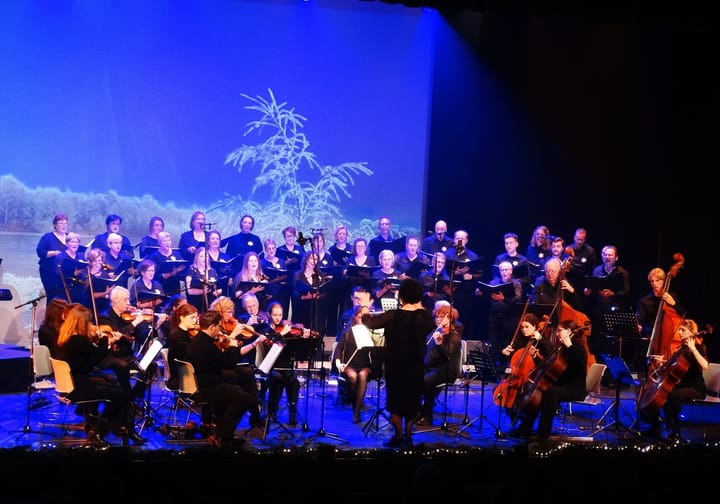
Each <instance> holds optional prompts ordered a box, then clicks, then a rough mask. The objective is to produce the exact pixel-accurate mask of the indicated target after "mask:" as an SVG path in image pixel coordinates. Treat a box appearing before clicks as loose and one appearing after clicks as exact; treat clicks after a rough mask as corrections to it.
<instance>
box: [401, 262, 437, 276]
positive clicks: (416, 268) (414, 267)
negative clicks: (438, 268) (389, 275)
mask: <svg viewBox="0 0 720 504" xmlns="http://www.w3.org/2000/svg"><path fill="white" fill-rule="evenodd" d="M431 269H432V266H431V265H430V264H425V263H423V262H422V261H421V260H420V259H415V260H414V261H413V263H412V264H411V265H410V267H409V268H408V269H407V271H406V272H405V274H406V275H407V276H409V277H413V278H417V277H419V276H420V273H422V272H423V271H430V270H431Z"/></svg>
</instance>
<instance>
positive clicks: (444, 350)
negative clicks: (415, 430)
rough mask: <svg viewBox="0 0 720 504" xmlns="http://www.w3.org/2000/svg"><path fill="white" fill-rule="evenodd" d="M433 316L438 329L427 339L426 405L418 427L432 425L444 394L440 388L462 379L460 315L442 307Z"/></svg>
mask: <svg viewBox="0 0 720 504" xmlns="http://www.w3.org/2000/svg"><path fill="white" fill-rule="evenodd" d="M433 316H434V317H435V324H436V328H435V330H434V331H433V332H432V333H431V334H430V335H429V336H428V339H427V349H426V351H425V377H424V386H423V402H422V405H421V406H420V417H419V419H418V421H417V425H432V423H433V408H434V406H435V400H436V399H437V396H438V394H440V389H439V388H438V385H440V384H442V383H451V382H454V381H455V379H456V378H457V377H458V376H459V375H460V352H461V351H462V337H461V334H460V332H459V331H458V330H457V329H456V328H455V321H456V320H457V319H458V318H459V316H458V311H457V309H455V308H453V307H452V306H450V305H445V304H440V305H438V306H437V308H435V310H434V312H433Z"/></svg>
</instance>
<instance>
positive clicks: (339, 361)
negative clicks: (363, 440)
mask: <svg viewBox="0 0 720 504" xmlns="http://www.w3.org/2000/svg"><path fill="white" fill-rule="evenodd" d="M358 288H362V287H358ZM366 313H370V309H369V308H368V306H367V305H363V304H358V305H356V306H355V307H354V308H353V318H352V320H351V323H350V324H348V325H347V326H346V327H345V328H344V329H343V330H342V332H341V333H339V334H340V340H339V342H338V345H337V347H336V348H335V359H334V362H335V367H336V369H337V370H338V372H339V373H340V374H341V375H342V376H343V377H344V378H345V383H346V384H347V396H348V397H349V398H350V400H351V401H352V406H353V416H352V421H353V423H359V422H360V412H361V408H362V405H363V400H364V399H365V392H366V391H367V384H368V380H369V379H370V374H371V373H372V369H373V362H372V355H371V354H370V352H359V351H358V348H357V344H356V342H355V337H354V335H353V330H352V328H353V326H357V325H362V316H363V315H365V314H366Z"/></svg>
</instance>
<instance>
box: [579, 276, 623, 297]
mask: <svg viewBox="0 0 720 504" xmlns="http://www.w3.org/2000/svg"><path fill="white" fill-rule="evenodd" d="M585 287H587V288H588V289H592V290H593V292H594V293H597V292H598V291H601V290H603V289H609V290H611V291H613V292H621V291H623V290H625V282H624V281H623V276H622V275H621V274H620V273H613V274H612V275H608V276H605V277H596V276H586V277H585Z"/></svg>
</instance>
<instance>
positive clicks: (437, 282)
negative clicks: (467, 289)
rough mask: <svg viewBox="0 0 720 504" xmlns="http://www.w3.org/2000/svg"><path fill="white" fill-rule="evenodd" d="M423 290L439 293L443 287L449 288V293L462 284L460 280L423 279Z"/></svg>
mask: <svg viewBox="0 0 720 504" xmlns="http://www.w3.org/2000/svg"><path fill="white" fill-rule="evenodd" d="M421 283H422V284H423V289H424V290H425V292H440V291H442V290H444V289H445V287H447V288H449V289H450V291H451V292H452V291H454V290H455V289H456V288H457V287H458V286H459V285H460V284H461V283H462V282H461V281H460V280H452V281H450V280H446V279H443V278H438V279H433V278H432V277H429V280H428V277H425V278H423V280H422V282H421Z"/></svg>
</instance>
